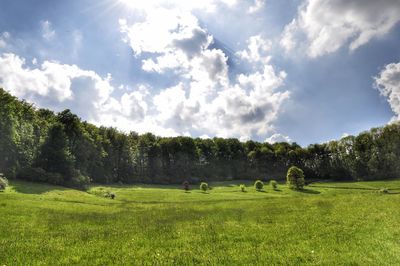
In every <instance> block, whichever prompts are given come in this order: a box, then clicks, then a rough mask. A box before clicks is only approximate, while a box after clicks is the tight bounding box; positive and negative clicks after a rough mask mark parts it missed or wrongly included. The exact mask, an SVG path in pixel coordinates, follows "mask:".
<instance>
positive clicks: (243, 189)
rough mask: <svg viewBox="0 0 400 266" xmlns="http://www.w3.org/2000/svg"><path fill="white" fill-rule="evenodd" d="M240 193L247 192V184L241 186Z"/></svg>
mask: <svg viewBox="0 0 400 266" xmlns="http://www.w3.org/2000/svg"><path fill="white" fill-rule="evenodd" d="M239 187H240V191H242V192H246V185H245V184H240V186H239Z"/></svg>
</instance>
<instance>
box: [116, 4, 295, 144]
mask: <svg viewBox="0 0 400 266" xmlns="http://www.w3.org/2000/svg"><path fill="white" fill-rule="evenodd" d="M160 18H161V19H160ZM164 20H165V21H164ZM120 27H121V32H122V33H123V34H124V36H125V42H126V43H128V44H129V45H130V47H131V48H132V50H133V52H134V54H135V56H143V55H145V56H144V59H143V61H142V63H143V64H142V69H143V70H144V71H150V72H157V73H160V74H162V73H164V72H165V71H166V70H173V71H174V73H175V74H176V75H177V78H178V80H180V82H179V84H177V85H176V86H173V87H170V88H166V89H162V90H161V91H160V92H159V93H158V94H156V95H154V97H153V98H152V104H153V105H154V109H155V110H156V111H157V112H156V114H154V115H153V116H152V117H153V118H154V120H155V121H156V123H157V124H158V125H161V126H162V127H163V128H166V129H169V130H171V131H175V132H177V133H179V134H182V135H183V134H187V133H188V132H191V133H195V134H198V135H201V134H203V135H213V136H215V135H217V136H221V137H239V138H241V139H249V138H251V137H254V136H263V135H266V134H267V133H268V132H270V131H271V130H272V129H273V122H274V121H275V120H276V118H277V116H278V113H279V111H280V109H281V106H282V104H283V102H284V101H285V100H286V99H287V98H288V97H289V93H288V92H287V91H281V90H280V87H281V86H282V85H283V83H284V80H285V77H286V73H285V72H283V71H282V72H277V71H276V70H275V69H274V68H273V67H272V66H271V65H269V64H268V62H269V59H270V57H269V55H268V53H269V51H270V49H271V42H270V41H268V40H265V39H263V38H262V37H261V36H260V35H256V36H252V37H251V38H249V40H248V42H247V43H248V47H247V49H245V50H244V51H241V52H239V53H238V55H239V57H241V58H242V59H243V60H245V61H247V62H248V63H249V64H251V65H254V68H253V69H254V72H253V73H242V74H240V75H238V76H237V77H236V79H235V80H230V78H229V65H228V57H227V55H226V54H225V53H224V52H223V51H222V50H221V49H216V48H212V46H211V44H212V43H213V39H214V38H213V36H212V35H211V34H209V33H208V31H207V30H206V29H205V28H203V27H201V26H200V23H199V21H198V19H197V18H196V17H195V16H194V15H193V14H191V13H190V12H182V11H177V10H166V9H158V10H153V11H152V12H148V13H147V14H146V16H145V19H144V20H143V21H141V22H138V23H134V24H131V25H129V24H128V23H127V21H125V20H121V21H120Z"/></svg>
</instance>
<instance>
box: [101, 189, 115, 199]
mask: <svg viewBox="0 0 400 266" xmlns="http://www.w3.org/2000/svg"><path fill="white" fill-rule="evenodd" d="M104 197H106V198H110V199H115V197H116V195H115V193H113V192H110V191H107V192H106V193H105V195H104Z"/></svg>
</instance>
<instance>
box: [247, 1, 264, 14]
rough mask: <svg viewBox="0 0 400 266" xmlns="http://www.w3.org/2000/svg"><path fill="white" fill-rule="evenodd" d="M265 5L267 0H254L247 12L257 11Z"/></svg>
mask: <svg viewBox="0 0 400 266" xmlns="http://www.w3.org/2000/svg"><path fill="white" fill-rule="evenodd" d="M264 6H265V0H254V4H253V5H252V6H250V7H249V9H248V11H247V12H248V13H250V14H253V13H256V12H258V11H260V10H261V9H263V7H264Z"/></svg>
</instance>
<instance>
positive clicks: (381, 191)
mask: <svg viewBox="0 0 400 266" xmlns="http://www.w3.org/2000/svg"><path fill="white" fill-rule="evenodd" d="M379 193H382V194H389V189H388V188H381V189H380V190H379Z"/></svg>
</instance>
